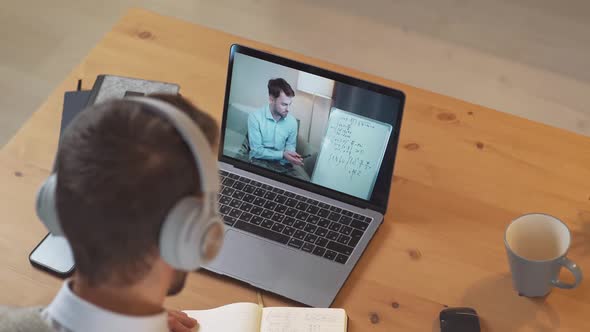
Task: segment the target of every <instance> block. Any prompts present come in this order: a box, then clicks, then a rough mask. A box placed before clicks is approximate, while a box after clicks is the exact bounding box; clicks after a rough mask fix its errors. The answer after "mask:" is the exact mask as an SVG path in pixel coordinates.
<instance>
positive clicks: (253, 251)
mask: <svg viewBox="0 0 590 332" xmlns="http://www.w3.org/2000/svg"><path fill="white" fill-rule="evenodd" d="M281 249H282V250H286V251H288V252H291V250H289V249H286V248H283V247H280V246H278V245H276V244H274V243H271V242H267V241H264V240H261V239H259V238H256V237H253V236H251V235H247V234H243V233H240V232H236V231H234V230H232V229H230V230H228V231H227V233H226V234H225V239H224V241H223V249H222V252H221V255H220V256H219V258H218V259H216V260H215V262H213V264H212V265H217V264H220V265H221V266H223V270H224V273H226V274H230V275H234V276H239V277H240V279H246V280H247V281H249V282H250V283H252V284H255V285H259V286H262V285H264V286H265V287H270V288H274V286H275V284H276V281H277V276H276V275H272V274H271V273H269V272H270V271H272V270H273V263H274V264H276V263H277V261H276V259H277V258H279V257H277V255H278V256H280V253H277V250H281ZM283 255H284V253H283ZM275 268H276V267H275Z"/></svg>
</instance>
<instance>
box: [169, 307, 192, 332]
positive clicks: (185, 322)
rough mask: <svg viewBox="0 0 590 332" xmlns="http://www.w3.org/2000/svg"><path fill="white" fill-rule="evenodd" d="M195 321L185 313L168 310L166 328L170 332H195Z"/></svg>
mask: <svg viewBox="0 0 590 332" xmlns="http://www.w3.org/2000/svg"><path fill="white" fill-rule="evenodd" d="M197 325H198V323H197V321H196V320H195V319H193V318H190V317H189V316H188V315H187V314H186V313H184V312H182V311H178V310H168V328H169V329H170V331H171V332H192V331H196V329H195V327H196V326H197Z"/></svg>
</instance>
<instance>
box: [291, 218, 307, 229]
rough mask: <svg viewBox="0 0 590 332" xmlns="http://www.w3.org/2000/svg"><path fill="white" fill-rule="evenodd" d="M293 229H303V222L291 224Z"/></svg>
mask: <svg viewBox="0 0 590 332" xmlns="http://www.w3.org/2000/svg"><path fill="white" fill-rule="evenodd" d="M293 227H295V228H297V229H303V227H305V221H301V220H297V221H295V223H294V224H293Z"/></svg>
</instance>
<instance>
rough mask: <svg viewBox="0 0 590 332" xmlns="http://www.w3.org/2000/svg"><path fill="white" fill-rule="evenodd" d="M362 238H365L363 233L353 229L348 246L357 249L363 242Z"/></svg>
mask: <svg viewBox="0 0 590 332" xmlns="http://www.w3.org/2000/svg"><path fill="white" fill-rule="evenodd" d="M362 237H363V232H362V231H359V230H358V229H353V230H352V234H350V242H348V245H349V246H351V247H355V246H356V245H357V244H358V243H359V241H360V240H361V238H362Z"/></svg>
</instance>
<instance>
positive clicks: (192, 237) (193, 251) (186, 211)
mask: <svg viewBox="0 0 590 332" xmlns="http://www.w3.org/2000/svg"><path fill="white" fill-rule="evenodd" d="M201 210H202V207H201V205H200V204H199V202H198V201H197V200H196V199H195V197H192V196H191V197H185V198H183V199H182V200H180V201H179V202H178V203H176V205H175V206H174V207H173V208H172V210H170V212H169V213H168V216H166V220H164V224H163V225H162V228H161V230H160V255H161V256H162V258H163V259H164V260H165V261H166V262H167V263H168V264H170V265H171V266H172V267H174V268H176V269H179V270H183V271H193V270H196V269H198V268H199V267H200V266H201V252H200V245H201V243H200V242H201V236H202V235H201V234H200V233H201V231H200V229H198V228H196V227H201V226H202V225H201V224H202V222H201V220H199V219H200V216H201V215H202V211H201Z"/></svg>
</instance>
